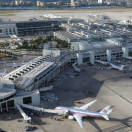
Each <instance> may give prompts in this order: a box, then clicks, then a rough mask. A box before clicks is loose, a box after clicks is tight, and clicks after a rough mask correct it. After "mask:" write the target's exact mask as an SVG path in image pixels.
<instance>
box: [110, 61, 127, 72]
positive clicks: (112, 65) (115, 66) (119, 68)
mask: <svg viewBox="0 0 132 132" xmlns="http://www.w3.org/2000/svg"><path fill="white" fill-rule="evenodd" d="M108 64H109V65H110V66H111V67H112V68H113V69H117V70H119V71H123V70H124V67H125V65H120V66H117V65H115V64H112V63H110V62H109V63H108Z"/></svg>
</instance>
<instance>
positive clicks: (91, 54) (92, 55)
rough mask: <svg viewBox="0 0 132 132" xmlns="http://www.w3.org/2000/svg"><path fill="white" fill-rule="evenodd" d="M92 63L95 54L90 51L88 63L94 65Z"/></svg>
mask: <svg viewBox="0 0 132 132" xmlns="http://www.w3.org/2000/svg"><path fill="white" fill-rule="evenodd" d="M94 62H95V52H94V51H90V63H91V64H94Z"/></svg>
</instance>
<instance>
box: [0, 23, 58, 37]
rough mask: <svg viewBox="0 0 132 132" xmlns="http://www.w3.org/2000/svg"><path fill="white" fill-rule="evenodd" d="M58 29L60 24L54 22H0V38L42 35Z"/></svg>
mask: <svg viewBox="0 0 132 132" xmlns="http://www.w3.org/2000/svg"><path fill="white" fill-rule="evenodd" d="M59 29H60V22H59V21H55V20H41V21H17V22H1V23H0V37H9V36H10V35H17V36H30V35H43V34H46V33H47V32H50V31H57V30H59Z"/></svg>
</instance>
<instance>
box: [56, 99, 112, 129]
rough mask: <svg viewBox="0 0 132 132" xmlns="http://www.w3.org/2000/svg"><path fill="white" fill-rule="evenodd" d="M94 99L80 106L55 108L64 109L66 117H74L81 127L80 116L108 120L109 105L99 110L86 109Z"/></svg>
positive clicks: (110, 110) (57, 108) (110, 109)
mask: <svg viewBox="0 0 132 132" xmlns="http://www.w3.org/2000/svg"><path fill="white" fill-rule="evenodd" d="M95 102H96V100H94V101H92V102H90V103H88V104H86V105H84V106H82V107H79V108H71V107H63V106H58V107H56V108H55V110H60V111H66V112H67V114H66V115H67V116H68V119H71V120H72V119H75V120H76V121H77V122H78V124H79V125H80V127H81V128H83V123H82V118H83V117H87V116H89V117H103V118H104V119H105V120H109V114H110V113H111V112H112V108H111V106H107V107H105V108H104V109H102V110H101V111H100V112H95V111H90V110H87V109H88V107H89V106H91V105H92V104H94V103H95Z"/></svg>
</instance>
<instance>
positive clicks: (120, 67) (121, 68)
mask: <svg viewBox="0 0 132 132" xmlns="http://www.w3.org/2000/svg"><path fill="white" fill-rule="evenodd" d="M96 62H97V63H100V64H103V65H110V66H111V67H110V68H113V69H117V70H119V71H123V70H124V67H125V65H121V66H117V65H115V64H112V63H110V62H106V61H101V60H96Z"/></svg>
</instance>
